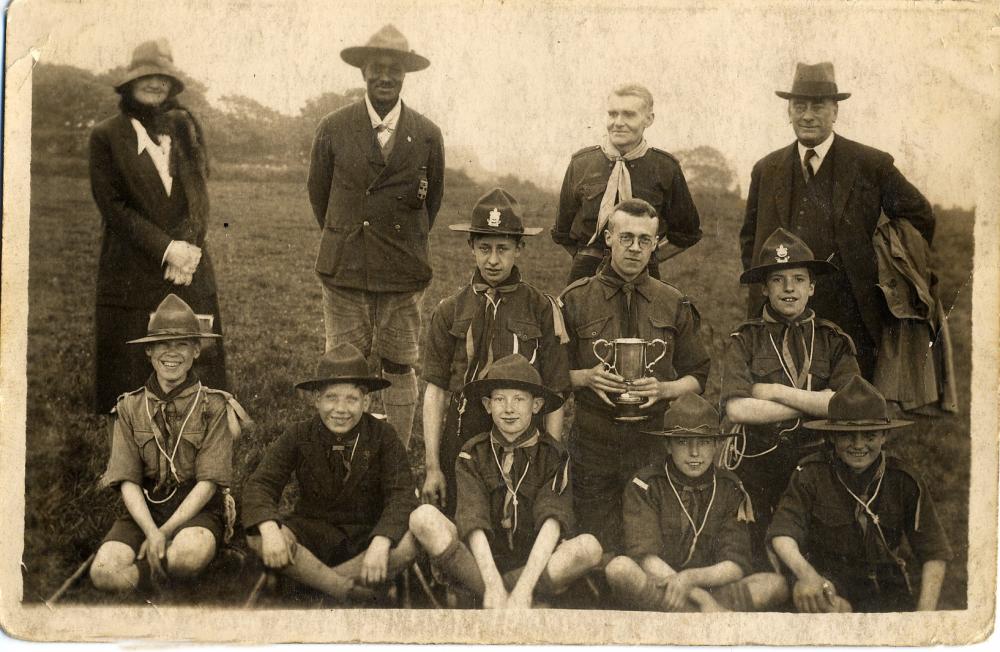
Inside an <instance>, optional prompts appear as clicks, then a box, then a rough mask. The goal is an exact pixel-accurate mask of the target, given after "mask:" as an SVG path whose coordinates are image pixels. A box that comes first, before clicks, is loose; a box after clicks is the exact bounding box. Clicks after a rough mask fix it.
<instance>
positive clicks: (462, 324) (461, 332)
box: [448, 317, 472, 340]
mask: <svg viewBox="0 0 1000 652" xmlns="http://www.w3.org/2000/svg"><path fill="white" fill-rule="evenodd" d="M471 325H472V318H471V317H469V318H467V319H457V320H455V321H454V322H452V324H451V328H449V329H448V332H449V333H451V334H452V335H454V336H455V337H457V338H458V339H461V340H464V339H465V334H466V333H468V332H469V328H470V327H471Z"/></svg>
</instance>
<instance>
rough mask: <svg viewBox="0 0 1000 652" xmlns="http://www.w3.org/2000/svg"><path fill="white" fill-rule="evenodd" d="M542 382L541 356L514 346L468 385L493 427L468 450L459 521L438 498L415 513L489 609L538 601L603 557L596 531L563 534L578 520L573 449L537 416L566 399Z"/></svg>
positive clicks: (461, 467)
mask: <svg viewBox="0 0 1000 652" xmlns="http://www.w3.org/2000/svg"><path fill="white" fill-rule="evenodd" d="M541 382H542V381H541V376H540V375H539V373H538V371H537V370H536V369H535V368H534V367H533V366H532V365H531V363H530V362H528V360H527V359H526V358H525V357H524V356H522V355H520V354H513V355H509V356H506V357H504V358H501V359H500V360H497V361H496V362H495V363H494V364H493V366H492V367H491V368H490V370H489V371H488V372H487V373H486V376H485V377H484V378H483V379H481V380H477V381H474V382H471V383H469V384H468V385H466V386H465V388H464V390H463V391H464V392H465V396H466V398H467V400H469V401H480V402H481V403H482V405H483V406H484V407H485V409H486V411H487V412H488V413H489V415H490V417H491V419H492V420H493V427H492V428H491V429H490V431H489V432H484V433H481V434H479V435H477V436H475V437H473V438H472V439H470V440H469V441H468V442H466V443H465V445H464V446H463V447H462V451H461V452H460V453H459V455H458V461H457V462H456V465H455V472H456V476H457V481H458V497H457V498H458V505H457V511H456V515H455V522H454V523H453V522H452V521H451V520H450V519H448V518H447V517H446V516H445V515H444V514H442V513H441V512H440V511H439V510H438V509H437V508H436V507H434V506H433V505H430V504H427V505H421V506H420V507H418V508H417V509H416V510H415V511H414V512H413V514H412V515H411V516H410V530H411V531H412V532H413V534H414V536H416V538H417V540H418V541H419V542H420V544H421V545H422V546H423V547H424V549H425V550H426V551H427V553H428V554H429V555H430V557H431V563H433V564H434V565H435V567H436V568H437V569H438V570H439V571H440V572H441V573H442V574H443V575H445V576H446V577H447V578H448V579H450V580H454V581H457V582H459V583H461V584H462V585H464V587H465V588H467V589H468V590H470V591H472V592H473V593H475V594H476V595H477V596H481V597H482V599H483V606H484V607H485V608H487V609H516V608H530V607H531V605H532V599H533V596H534V593H535V591H536V589H537V590H538V592H539V593H541V594H546V595H554V594H557V593H559V592H561V591H562V590H564V589H565V588H566V587H568V586H569V585H570V584H571V583H572V582H573V581H575V580H576V579H578V578H580V577H581V576H583V575H584V574H585V573H586V572H587V571H589V570H590V569H592V568H594V567H595V566H597V565H598V563H599V562H600V559H601V546H600V544H599V543H598V542H597V539H596V538H594V537H593V536H592V535H589V534H582V535H580V536H577V537H575V538H573V539H570V540H568V541H563V542H562V543H559V539H560V537H561V535H563V534H565V533H567V532H569V531H570V529H571V528H572V526H573V499H572V490H571V487H570V478H569V456H568V454H567V453H566V449H565V448H564V447H563V445H562V444H561V443H559V442H557V441H556V440H555V439H553V438H552V437H551V436H550V435H549V434H548V433H546V432H545V431H544V430H542V429H540V428H539V427H538V425H537V423H536V421H537V419H535V416H536V415H544V414H547V413H549V412H552V411H553V410H557V409H559V408H560V407H561V406H562V403H563V400H562V397H560V396H559V395H558V394H557V393H555V392H553V391H551V390H549V389H548V388H546V387H544V386H543V385H542V384H541ZM466 543H467V544H468V547H467V546H466ZM557 544H558V545H557ZM470 549H471V552H470Z"/></svg>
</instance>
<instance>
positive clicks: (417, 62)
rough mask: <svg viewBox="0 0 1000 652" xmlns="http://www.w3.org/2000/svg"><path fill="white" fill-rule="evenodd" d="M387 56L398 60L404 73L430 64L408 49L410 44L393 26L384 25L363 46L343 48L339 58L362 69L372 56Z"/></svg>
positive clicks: (421, 68)
mask: <svg viewBox="0 0 1000 652" xmlns="http://www.w3.org/2000/svg"><path fill="white" fill-rule="evenodd" d="M380 54H387V55H389V56H392V57H395V58H397V59H399V62H400V65H402V67H403V71H404V72H416V71H418V70H423V69H424V68H426V67H427V66H429V65H431V62H430V61H428V60H427V59H426V58H424V57H422V56H420V55H419V54H417V53H416V52H414V51H413V50H411V49H410V43H409V42H408V41H407V40H406V37H405V36H403V33H402V32H400V31H399V30H398V29H396V27H395V26H394V25H386V26H385V27H383V28H382V29H380V30H379V31H377V32H375V34H374V35H373V36H372V37H371V38H370V39H368V42H367V43H365V44H364V45H357V46H353V47H349V48H344V49H343V50H341V51H340V58H341V59H343V60H344V61H345V62H347V63H349V64H350V65H352V66H354V67H356V68H364V67H365V63H366V62H367V61H368V59H370V58H371V57H373V56H376V55H380Z"/></svg>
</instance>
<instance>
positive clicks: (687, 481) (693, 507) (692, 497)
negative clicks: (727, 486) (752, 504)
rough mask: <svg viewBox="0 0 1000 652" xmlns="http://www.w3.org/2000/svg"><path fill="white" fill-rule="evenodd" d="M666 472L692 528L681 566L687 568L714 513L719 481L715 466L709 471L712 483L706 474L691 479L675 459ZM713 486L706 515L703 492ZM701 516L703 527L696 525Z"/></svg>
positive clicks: (667, 465)
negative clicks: (685, 555) (678, 486)
mask: <svg viewBox="0 0 1000 652" xmlns="http://www.w3.org/2000/svg"><path fill="white" fill-rule="evenodd" d="M664 470H665V471H666V474H667V483H668V484H669V485H670V488H671V489H672V490H673V492H674V497H675V498H677V504H678V505H680V508H681V511H682V512H684V516H685V517H686V518H687V522H688V525H690V527H691V546H690V547H689V548H688V554H687V557H686V558H685V559H684V562H683V563H681V566H686V565H687V564H688V562H690V561H691V558H692V557H694V551H695V549H696V548H697V547H698V537H700V536H701V533H702V532H703V531H704V530H705V524H706V523H708V515H709V514H710V513H711V511H712V505H713V503H715V490H716V488H717V480H716V477H715V466H714V465H712V467H711V468H710V469H709V470H708V473H710V474H711V475H712V479H711V482H709V481H708V479H707V478H705V474H702V476H700V477H698V478H691V477H688V476H687V475H685V474H684V473H682V472H681V470H680V469H678V468H677V465H676V464H675V463H674V460H673V458H669V459H667V463H666V464H665V465H664ZM677 485H680V487H681V490H680V492H678V491H677ZM709 485H711V487H712V495H711V497H710V498H709V499H708V505H707V506H706V507H705V512H704V514H702V513H701V492H702V491H704V490H705V489H707V488H708V487H709ZM699 515H700V516H701V525H696V524H695V523H696V522H697V519H698V516H699ZM686 529H687V528H686V527H684V526H682V531H681V537H682V538H683V537H684V536H686Z"/></svg>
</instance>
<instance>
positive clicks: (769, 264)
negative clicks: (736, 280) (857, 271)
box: [740, 227, 837, 283]
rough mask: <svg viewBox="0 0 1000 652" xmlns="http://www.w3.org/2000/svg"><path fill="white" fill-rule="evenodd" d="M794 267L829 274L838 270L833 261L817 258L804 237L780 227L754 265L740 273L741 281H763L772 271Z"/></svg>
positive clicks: (765, 245)
mask: <svg viewBox="0 0 1000 652" xmlns="http://www.w3.org/2000/svg"><path fill="white" fill-rule="evenodd" d="M793 267H805V268H807V269H811V270H812V272H813V274H829V273H830V272H834V271H836V270H837V267H836V266H835V265H834V264H833V263H829V262H827V261H825V260H816V256H814V255H813V252H812V249H810V248H809V245H807V244H806V243H805V242H803V240H802V238H800V237H799V236H797V235H795V234H794V233H791V232H790V231H786V230H784V229H783V228H781V227H778V228H777V229H775V230H774V233H772V234H771V235H769V236H768V237H767V240H765V241H764V245H763V246H762V247H761V248H760V251H758V252H757V258H756V260H754V266H753V267H751V268H750V269H748V270H747V271H745V272H743V273H742V274H740V283H763V282H764V281H765V280H766V279H767V275H768V274H770V273H771V272H773V271H775V270H779V269H790V268H793Z"/></svg>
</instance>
